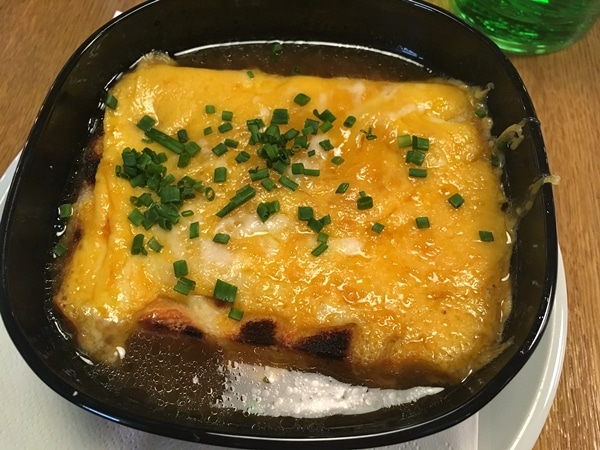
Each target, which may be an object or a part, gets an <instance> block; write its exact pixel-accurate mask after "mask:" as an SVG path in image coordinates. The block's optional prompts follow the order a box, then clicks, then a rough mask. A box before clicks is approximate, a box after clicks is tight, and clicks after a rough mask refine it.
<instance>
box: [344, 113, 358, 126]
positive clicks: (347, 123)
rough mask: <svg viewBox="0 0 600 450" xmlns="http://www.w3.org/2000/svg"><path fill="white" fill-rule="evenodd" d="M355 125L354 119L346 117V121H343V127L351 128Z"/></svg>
mask: <svg viewBox="0 0 600 450" xmlns="http://www.w3.org/2000/svg"><path fill="white" fill-rule="evenodd" d="M355 123H356V117H354V116H348V117H346V120H344V127H346V128H352V127H353V126H354V124H355Z"/></svg>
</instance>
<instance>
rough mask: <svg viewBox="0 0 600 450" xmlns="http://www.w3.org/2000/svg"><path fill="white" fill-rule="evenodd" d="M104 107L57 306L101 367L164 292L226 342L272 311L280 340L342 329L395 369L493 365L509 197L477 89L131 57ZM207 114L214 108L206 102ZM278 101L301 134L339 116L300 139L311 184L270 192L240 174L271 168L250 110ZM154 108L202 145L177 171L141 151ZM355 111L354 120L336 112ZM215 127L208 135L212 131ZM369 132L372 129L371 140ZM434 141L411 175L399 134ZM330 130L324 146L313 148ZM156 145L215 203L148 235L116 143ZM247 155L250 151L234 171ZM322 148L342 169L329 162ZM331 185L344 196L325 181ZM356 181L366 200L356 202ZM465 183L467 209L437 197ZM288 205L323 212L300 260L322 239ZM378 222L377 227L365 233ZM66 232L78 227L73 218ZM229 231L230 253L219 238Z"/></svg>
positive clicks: (354, 357) (357, 353) (464, 369)
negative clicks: (179, 283)
mask: <svg viewBox="0 0 600 450" xmlns="http://www.w3.org/2000/svg"><path fill="white" fill-rule="evenodd" d="M111 92H112V94H113V95H114V96H115V97H116V98H117V99H118V107H117V108H116V109H115V110H109V109H107V111H106V114H105V119H104V133H105V134H104V137H103V154H102V158H101V161H100V164H99V167H98V170H97V174H96V182H95V185H94V186H93V187H91V188H89V189H88V190H84V191H82V193H81V195H80V198H79V200H78V202H77V204H76V205H75V218H74V221H73V223H74V224H77V225H76V226H77V227H78V228H79V229H80V232H81V239H80V240H79V241H78V244H77V246H76V248H75V249H74V251H73V252H72V255H71V257H70V258H71V259H70V260H69V263H68V264H67V265H66V267H65V269H64V275H63V281H62V284H61V286H60V289H59V291H58V293H57V295H56V298H55V300H56V304H57V305H58V306H59V308H60V309H61V311H62V312H63V314H64V315H65V316H66V318H68V319H69V320H70V321H71V322H72V323H73V324H74V325H75V328H76V329H77V335H78V339H79V342H80V344H81V346H82V347H83V349H84V350H86V351H88V352H89V353H91V354H93V355H95V356H97V357H99V358H101V359H110V358H111V357H112V355H113V353H114V350H115V347H116V346H124V344H125V341H126V338H127V337H128V335H129V334H130V333H131V331H132V330H133V329H134V327H135V326H136V320H137V318H138V317H139V316H140V314H142V313H143V312H144V311H145V310H147V309H148V308H149V307H150V306H151V305H153V302H155V301H156V299H161V298H162V299H164V298H167V299H171V300H174V302H175V304H179V305H181V306H182V307H185V311H186V313H185V314H188V315H191V316H192V317H191V320H192V322H194V323H197V324H201V325H202V327H203V330H205V331H208V332H209V334H212V335H215V336H216V337H217V338H225V339H227V338H228V337H231V336H234V335H235V334H236V333H237V332H238V331H239V328H240V326H241V324H243V323H244V322H245V321H248V320H252V319H257V318H271V319H273V320H275V321H276V322H277V324H278V328H279V330H280V332H281V333H282V336H284V340H285V336H287V337H289V339H293V338H295V337H298V336H307V335H310V334H311V333H313V332H314V331H315V330H319V329H328V328H332V327H333V328H335V327H340V326H351V327H352V330H353V337H352V343H351V349H350V356H349V357H350V360H351V361H352V363H353V364H356V365H358V366H361V367H367V368H368V367H371V366H373V367H374V366H377V365H378V364H379V365H385V366H386V368H387V369H389V370H392V371H393V370H395V369H394V368H398V369H399V368H401V367H402V365H403V364H405V363H406V362H407V361H420V362H424V363H425V364H427V365H429V366H431V367H434V368H435V370H438V371H442V372H444V373H447V374H448V375H449V378H452V379H454V380H460V379H461V378H462V377H464V376H465V375H467V374H468V373H469V371H470V370H472V369H474V368H477V367H479V366H481V365H482V364H484V363H485V362H487V361H488V360H489V359H490V355H491V354H492V353H493V351H492V350H491V349H493V348H496V345H497V344H498V342H499V336H500V333H501V331H502V325H503V322H504V319H505V317H506V316H507V313H508V312H509V310H510V283H509V281H507V280H508V276H507V274H508V273H509V259H510V254H511V244H510V238H507V236H509V234H508V231H509V230H510V229H511V223H510V219H509V218H508V217H507V216H506V214H505V213H503V212H502V210H501V205H502V204H503V202H505V196H504V194H503V191H502V189H501V185H500V181H499V174H498V172H497V171H495V170H494V169H493V168H492V165H491V164H490V156H491V149H490V145H489V143H488V141H489V140H490V136H489V120H487V119H483V120H482V119H479V118H477V117H476V115H475V114H474V110H475V104H476V101H475V100H474V97H473V95H472V91H471V90H470V89H468V88H467V87H465V86H462V85H459V84H457V83H450V82H418V83H407V82H403V83H395V82H375V81H367V80H362V79H346V78H332V79H323V78H317V77H311V76H293V77H282V76H275V75H268V74H265V73H262V72H260V71H254V77H253V78H251V77H249V76H248V74H247V72H246V71H215V70H208V69H197V68H185V67H177V66H175V65H172V64H168V63H160V62H159V63H157V62H153V63H142V64H141V65H140V66H139V67H138V68H137V69H136V70H135V71H133V72H131V73H128V74H126V75H124V76H123V78H122V79H121V80H120V81H119V82H118V83H117V84H116V85H115V86H114V88H113V89H112V91H111ZM298 93H304V94H306V95H308V96H310V97H311V99H312V100H311V102H310V103H309V104H308V105H306V106H299V105H297V104H295V103H294V102H293V99H294V97H295V96H296V95H297V94H298ZM208 104H211V105H214V106H215V107H216V110H217V112H216V113H215V114H207V113H206V112H205V106H206V105H208ZM274 108H287V109H288V110H289V114H290V123H289V124H288V125H282V126H281V128H282V130H283V131H285V130H287V129H289V128H291V127H294V128H296V129H298V130H301V129H302V128H303V126H304V120H305V119H306V118H312V119H315V117H314V115H313V113H312V111H313V109H317V110H318V111H323V110H325V109H329V110H330V111H331V112H333V113H334V114H335V115H336V117H337V121H336V122H334V126H333V128H332V129H331V130H329V131H327V132H326V133H322V132H319V133H318V134H317V135H316V136H311V137H310V139H309V141H310V147H309V148H310V149H313V150H315V155H314V156H308V155H307V151H306V150H303V151H301V152H300V153H298V154H297V155H296V156H294V159H293V162H302V163H304V165H305V167H307V168H314V169H319V170H320V176H318V177H314V176H305V175H293V174H292V173H291V171H290V169H289V168H288V171H287V172H286V175H287V176H288V177H289V178H291V179H293V180H294V181H296V182H297V183H298V184H299V188H298V189H297V190H296V191H291V190H289V189H287V188H285V187H283V186H281V185H279V184H278V183H277V179H278V176H279V175H278V174H276V173H275V172H273V171H272V172H271V179H273V180H274V181H275V182H276V184H277V185H278V187H277V189H275V190H274V191H273V192H267V191H266V190H265V189H264V188H262V187H261V186H260V183H259V182H254V183H253V182H251V181H250V178H249V173H248V171H249V169H252V168H255V167H264V165H265V163H264V160H263V159H262V158H260V157H259V156H257V154H256V150H257V149H258V146H251V145H248V144H247V142H248V139H249V136H250V134H249V132H248V130H247V127H246V120H247V119H252V118H257V117H260V118H262V119H263V121H264V122H265V123H267V124H268V123H269V122H270V119H271V114H272V111H273V109H274ZM223 110H227V111H232V112H233V119H232V121H231V123H232V125H233V130H231V131H228V132H226V133H219V132H218V131H217V127H218V126H219V125H220V124H221V123H223V121H222V120H221V112H222V111H223ZM144 115H149V116H151V117H154V118H156V119H157V123H156V125H155V127H156V128H158V129H160V130H161V131H163V132H165V133H167V134H169V135H171V136H174V135H175V134H176V133H177V131H178V130H180V129H185V130H187V133H188V135H189V136H190V138H191V140H193V141H195V142H197V143H198V144H199V145H200V147H201V151H200V153H199V154H198V155H196V156H195V157H194V158H192V162H191V164H190V165H189V166H188V167H186V168H183V169H181V168H178V167H177V155H175V154H172V153H169V152H168V151H167V150H165V149H164V148H161V146H159V145H157V144H155V143H144V142H142V140H143V139H144V134H143V132H142V131H141V130H140V129H139V128H138V127H136V123H137V122H138V121H139V119H140V118H141V117H142V116H144ZM349 115H352V116H355V117H356V119H357V120H356V124H355V125H354V126H353V127H352V128H345V127H343V126H342V122H343V121H344V119H345V118H346V117H347V116H349ZM209 126H210V127H212V129H213V133H212V134H210V135H206V136H205V135H204V129H205V128H206V127H209ZM369 129H370V130H371V133H372V134H373V135H375V136H376V138H375V139H367V138H366V137H367V134H366V133H365V131H367V130H369ZM404 134H411V135H418V136H424V137H428V138H429V141H430V148H429V150H428V151H427V152H426V158H425V162H424V164H423V166H422V168H426V169H427V177H426V178H414V177H410V176H409V174H408V171H409V168H410V167H416V166H414V165H413V164H409V163H407V162H405V154H406V151H407V149H399V147H398V145H397V138H398V136H400V135H404ZM225 138H230V139H234V140H237V141H239V142H240V145H239V147H238V148H237V149H229V151H228V152H227V153H225V154H224V155H222V156H216V155H215V154H214V153H213V152H212V151H211V149H212V148H213V147H215V146H216V145H217V144H219V143H221V142H223V141H224V139H225ZM323 139H329V140H330V142H331V143H332V144H333V146H334V149H332V150H329V151H325V150H323V149H322V148H321V147H320V145H319V144H318V143H319V142H320V141H322V140H323ZM146 146H147V147H150V148H151V149H153V150H154V151H156V152H163V151H165V152H167V153H169V160H168V161H167V162H166V163H165V166H167V168H168V172H169V173H172V174H174V175H175V176H176V178H178V179H179V178H181V177H183V176H184V175H189V176H191V177H193V178H195V179H197V180H202V181H203V182H204V184H205V185H207V186H211V187H212V188H213V189H214V191H215V193H216V198H215V200H214V201H212V202H209V201H207V200H206V199H205V198H204V197H203V196H198V197H197V198H195V199H192V200H188V201H186V204H185V206H184V207H183V208H182V209H191V210H193V211H194V215H193V216H192V217H182V218H181V219H180V222H179V223H178V224H177V225H175V226H174V227H173V229H172V230H171V231H165V230H162V229H160V228H158V227H157V226H155V227H153V228H152V229H150V230H148V231H145V230H144V229H143V228H142V227H136V226H134V225H133V224H132V223H131V222H130V221H129V220H128V214H129V213H130V211H131V210H132V208H133V206H132V204H131V203H130V197H131V196H139V195H140V194H141V193H142V192H144V190H143V189H142V188H133V187H131V185H130V183H129V182H128V181H127V180H124V179H122V178H118V177H116V176H115V167H116V166H117V165H120V164H122V159H121V152H122V150H123V149H124V148H125V147H131V148H136V149H138V150H141V149H142V148H144V147H146ZM241 150H246V151H247V152H248V153H250V155H251V159H250V160H249V161H248V162H245V163H240V164H238V163H237V162H235V157H236V156H237V155H238V154H239V152H240V151H241ZM333 156H341V157H342V158H343V159H344V162H343V163H342V164H340V165H336V164H333V163H332V162H331V159H332V157H333ZM223 166H224V167H227V168H228V177H227V181H226V182H224V183H215V182H214V181H213V176H214V170H215V168H217V167H223ZM342 182H347V183H349V185H350V187H349V189H348V190H347V192H346V193H344V194H336V193H335V190H336V188H337V187H338V185H339V184H340V183H342ZM248 183H250V184H252V185H253V186H254V187H255V188H256V190H257V195H256V197H255V198H253V199H252V200H251V201H249V202H248V203H246V204H244V205H242V206H241V207H239V208H237V209H236V210H234V211H233V212H232V213H230V214H228V215H227V216H225V217H224V218H222V219H221V218H219V217H217V216H216V215H215V214H216V212H217V211H219V210H220V209H221V208H222V207H223V206H224V205H225V204H227V202H228V200H229V199H230V198H231V197H232V196H233V195H234V194H235V192H236V190H237V189H239V188H240V187H241V186H244V185H245V184H248ZM361 191H364V192H365V193H367V195H369V196H371V197H372V198H373V201H374V207H373V208H371V209H368V210H358V209H357V198H359V196H360V194H359V193H360V192H361ZM455 193H460V194H461V195H462V196H463V197H464V199H465V202H464V204H463V205H462V206H461V207H460V208H454V207H453V206H452V205H451V204H450V203H449V202H448V198H449V197H450V196H451V195H453V194H455ZM273 200H279V202H280V205H281V210H280V211H279V212H278V213H276V214H275V215H273V216H272V217H271V218H269V219H268V220H267V221H266V222H264V223H263V222H262V221H261V220H260V219H259V218H258V216H257V213H256V208H257V205H258V204H259V203H260V202H264V201H273ZM298 206H311V207H313V209H314V211H315V216H316V217H317V218H320V217H322V216H325V215H326V214H330V216H331V224H329V225H327V226H325V228H324V229H323V232H326V233H327V234H328V235H329V242H328V245H329V247H328V249H327V250H326V251H325V252H324V253H323V254H322V255H320V256H318V257H315V256H313V255H311V251H312V250H313V249H314V248H315V247H316V246H317V244H318V243H317V240H316V233H315V232H314V231H311V230H310V229H309V228H308V227H307V225H306V222H303V221H300V220H299V219H298V217H297V209H298ZM420 216H427V217H428V218H429V221H430V223H431V227H430V228H426V229H419V228H417V227H416V225H415V218H417V217H420ZM192 222H199V225H200V237H198V238H196V239H190V238H189V225H190V223H192ZM375 222H379V223H381V224H383V225H384V226H385V228H384V230H383V231H382V232H381V233H376V232H374V231H372V229H371V227H372V225H373V224H374V223H375ZM72 226H73V227H74V226H75V225H72ZM480 230H488V231H491V232H492V233H493V235H494V237H495V240H494V241H493V242H481V241H480V238H479V234H478V232H479V231H480ZM138 233H143V234H144V235H145V236H146V242H147V240H148V239H150V238H151V237H155V238H156V239H157V240H158V241H159V242H160V243H161V244H163V245H164V249H163V250H162V251H161V252H160V253H154V252H152V251H149V252H148V255H147V256H143V255H136V256H132V255H131V242H132V239H133V237H134V235H136V234H138ZM216 233H227V234H229V235H230V236H231V240H230V241H229V243H228V244H227V245H222V244H217V243H214V242H213V241H212V239H213V237H214V235H215V234H216ZM181 259H184V260H186V261H187V264H188V267H189V270H190V273H189V275H188V278H190V279H193V280H195V281H196V283H197V285H196V289H195V291H194V292H193V293H192V294H190V295H189V296H187V297H186V296H183V295H180V294H178V293H176V292H175V291H174V290H173V286H174V285H175V283H176V278H175V275H174V272H173V265H172V264H173V262H174V261H176V260H181ZM217 279H221V280H225V281H227V282H229V283H231V284H234V285H236V286H237V287H238V292H237V296H236V300H235V306H236V307H237V308H239V309H241V310H243V311H244V313H245V315H244V318H243V319H242V321H241V322H238V321H235V320H232V319H229V318H228V317H227V309H222V308H216V307H214V302H212V301H209V299H208V298H207V297H210V296H211V295H212V293H213V288H214V285H215V282H216V280H217Z"/></svg>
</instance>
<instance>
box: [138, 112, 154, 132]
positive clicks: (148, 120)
mask: <svg viewBox="0 0 600 450" xmlns="http://www.w3.org/2000/svg"><path fill="white" fill-rule="evenodd" d="M155 124H156V120H154V119H153V118H152V117H150V116H147V115H146V116H144V117H142V118H141V119H140V121H139V122H138V123H137V127H138V128H139V129H140V130H142V131H144V132H146V131H148V130H150V129H151V128H152V127H153V126H154V125H155Z"/></svg>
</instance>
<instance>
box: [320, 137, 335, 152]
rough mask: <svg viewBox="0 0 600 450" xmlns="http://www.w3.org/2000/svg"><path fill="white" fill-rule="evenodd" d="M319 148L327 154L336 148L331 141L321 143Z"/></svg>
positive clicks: (326, 140)
mask: <svg viewBox="0 0 600 450" xmlns="http://www.w3.org/2000/svg"><path fill="white" fill-rule="evenodd" d="M319 146H320V147H321V148H322V149H323V150H325V151H326V152H327V151H329V150H332V149H333V148H334V147H333V144H332V143H331V141H330V140H329V139H325V140H323V141H321V142H319Z"/></svg>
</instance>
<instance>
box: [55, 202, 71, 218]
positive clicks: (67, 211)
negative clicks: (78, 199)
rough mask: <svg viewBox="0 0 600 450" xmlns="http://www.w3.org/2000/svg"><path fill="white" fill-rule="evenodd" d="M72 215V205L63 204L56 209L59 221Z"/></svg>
mask: <svg viewBox="0 0 600 450" xmlns="http://www.w3.org/2000/svg"><path fill="white" fill-rule="evenodd" d="M72 215H73V205H71V204H70V203H63V204H62V205H60V206H59V207H58V217H59V218H61V219H68V218H69V217H71V216H72Z"/></svg>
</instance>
